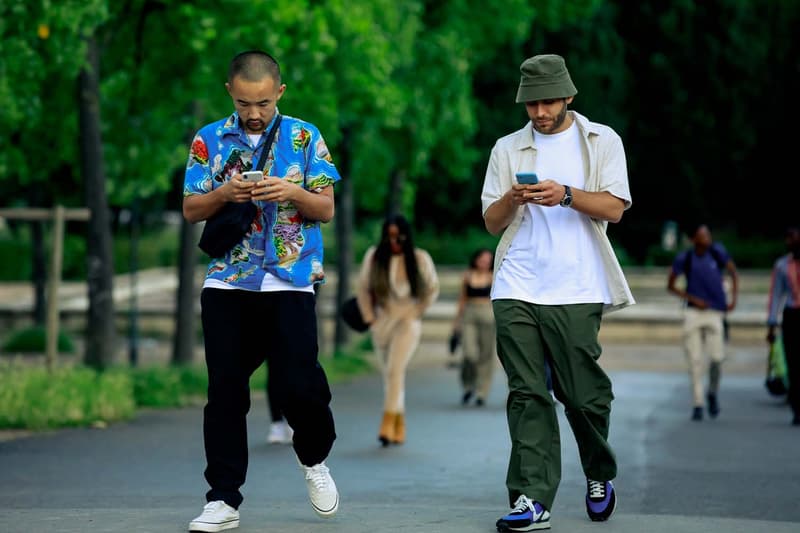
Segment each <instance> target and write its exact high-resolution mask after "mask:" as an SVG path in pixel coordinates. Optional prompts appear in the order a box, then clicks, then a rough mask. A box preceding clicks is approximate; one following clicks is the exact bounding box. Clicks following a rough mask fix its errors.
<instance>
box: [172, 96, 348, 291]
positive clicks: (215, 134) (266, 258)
mask: <svg viewBox="0 0 800 533" xmlns="http://www.w3.org/2000/svg"><path fill="white" fill-rule="evenodd" d="M277 115H278V113H277V112H276V114H275V116H276V117H277ZM274 121H275V118H273V119H272V122H270V124H269V125H268V126H267V128H266V131H269V129H270V128H271V127H272V124H273V123H274ZM265 137H266V133H265V134H263V135H262V136H261V139H260V140H259V142H258V144H257V145H256V146H253V145H252V144H251V142H250V139H249V138H248V136H247V133H246V132H245V131H244V128H243V127H242V126H241V125H240V123H239V116H238V115H237V114H236V113H234V114H233V115H231V116H230V117H228V118H225V119H222V120H219V121H217V122H214V123H212V124H208V125H206V126H204V127H203V128H201V129H200V131H198V132H197V134H196V135H195V136H194V139H193V140H192V145H191V149H190V152H189V161H188V162H187V164H186V175H185V177H184V185H183V195H184V196H191V195H193V194H205V193H207V192H211V191H212V190H214V189H215V188H217V187H219V186H221V185H222V184H223V183H225V182H226V181H228V180H230V179H231V178H232V177H233V175H234V174H238V173H241V172H244V171H246V170H250V169H252V168H254V167H255V164H256V163H257V161H258V160H257V158H258V157H261V153H262V152H261V149H262V145H263V144H264V141H265ZM267 157H268V159H267V161H266V163H265V164H264V169H263V170H264V174H265V175H269V176H278V177H281V178H283V179H285V180H289V181H291V182H293V183H296V184H298V185H300V186H302V187H303V188H305V189H307V190H315V189H318V188H324V187H328V186H332V185H333V184H334V183H336V182H337V181H339V180H340V179H341V178H340V177H339V173H338V171H337V170H336V167H335V166H334V165H333V162H332V160H331V155H330V152H329V151H328V147H327V145H326V144H325V140H324V139H323V138H322V135H321V134H320V132H319V130H318V129H317V128H316V127H315V126H314V125H313V124H310V123H308V122H305V121H303V120H300V119H297V118H294V117H289V116H286V115H284V116H283V119H282V121H281V124H280V126H279V128H278V131H277V132H276V134H275V142H274V144H273V147H272V150H270V152H269V154H267ZM255 204H256V206H257V207H258V210H257V211H258V212H257V214H256V217H255V218H254V219H253V223H252V224H251V226H250V231H249V232H248V233H247V234H246V235H245V236H244V238H243V239H242V241H241V242H240V243H239V244H237V245H236V246H234V247H233V248H232V249H231V251H230V252H228V253H227V254H226V255H225V256H224V257H215V258H212V259H211V262H210V263H209V265H208V273H207V275H206V277H207V279H214V280H218V281H222V282H224V283H226V284H228V285H231V286H232V287H235V288H239V289H245V290H254V291H258V290H259V289H260V288H261V282H262V280H263V279H264V276H265V275H266V274H267V273H269V274H272V275H274V276H276V277H278V278H280V279H282V280H284V281H287V282H289V283H291V284H293V285H295V286H297V287H305V286H308V285H312V284H314V283H321V282H324V280H325V273H324V271H323V269H322V254H323V248H322V231H321V229H320V223H319V222H318V221H315V220H306V219H304V218H303V216H302V215H301V214H300V213H299V212H298V211H297V209H296V208H295V206H294V205H293V204H292V203H291V202H281V203H276V202H262V201H256V202H255Z"/></svg>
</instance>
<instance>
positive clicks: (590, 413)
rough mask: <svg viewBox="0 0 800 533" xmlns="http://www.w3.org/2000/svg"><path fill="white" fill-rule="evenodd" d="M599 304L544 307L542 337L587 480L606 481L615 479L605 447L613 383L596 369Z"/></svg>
mask: <svg viewBox="0 0 800 533" xmlns="http://www.w3.org/2000/svg"><path fill="white" fill-rule="evenodd" d="M601 316H602V304H575V305H559V306H547V307H544V308H543V310H542V322H543V324H542V333H543V337H544V342H545V344H546V345H547V347H548V350H549V353H550V354H551V363H552V366H551V370H552V372H553V375H554V377H555V379H554V380H553V391H554V393H555V396H556V398H557V399H558V400H559V401H560V402H561V403H563V404H564V412H565V414H566V416H567V420H568V421H569V424H570V426H571V427H572V433H573V434H574V435H575V442H576V443H577V445H578V451H579V452H580V456H581V465H582V466H583V471H584V473H585V474H586V477H588V478H591V479H593V480H598V481H608V480H611V479H613V478H615V477H616V475H617V461H616V457H615V456H614V452H613V450H612V449H611V446H609V444H608V430H609V425H610V418H611V401H612V400H613V399H614V393H613V391H612V387H611V380H610V379H609V378H608V376H607V375H606V373H605V372H604V371H603V369H602V368H601V367H600V365H599V364H598V363H597V359H598V358H599V357H600V353H601V351H602V349H601V347H600V344H599V343H598V341H597V334H598V332H599V330H600V320H601Z"/></svg>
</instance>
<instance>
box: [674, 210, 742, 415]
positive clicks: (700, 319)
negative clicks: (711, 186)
mask: <svg viewBox="0 0 800 533" xmlns="http://www.w3.org/2000/svg"><path fill="white" fill-rule="evenodd" d="M687 235H688V237H689V239H690V240H691V242H692V244H693V247H692V248H690V249H688V250H685V251H683V252H681V253H679V254H678V255H677V256H676V257H675V260H674V261H673V263H672V269H671V270H670V273H669V279H668V281H667V290H668V291H669V292H671V293H673V294H675V295H677V296H678V297H679V298H680V299H681V300H683V301H684V302H685V304H686V307H685V309H684V321H683V342H684V349H685V351H686V359H687V361H688V363H689V377H690V378H691V386H692V400H693V408H692V420H702V419H703V404H704V401H703V374H704V364H703V363H704V351H707V352H708V356H709V358H710V359H711V363H710V365H709V371H708V374H709V379H708V390H707V392H706V395H705V400H706V402H707V405H706V407H707V408H708V414H709V416H711V418H715V417H716V416H717V415H718V414H719V411H720V408H719V399H718V393H719V382H720V372H721V369H720V366H721V364H722V360H723V359H724V357H725V346H724V344H725V329H726V328H725V324H726V321H725V314H726V313H727V312H728V311H732V310H733V309H734V307H736V296H737V294H738V291H739V275H738V273H737V272H736V265H735V264H734V262H733V259H731V256H730V255H729V254H728V252H727V251H726V250H725V248H724V247H723V246H722V245H721V244H719V243H716V242H713V241H712V239H711V230H709V228H708V226H707V225H705V224H700V225H696V226H693V227H691V228H690V231H689V232H687ZM725 272H727V273H728V274H729V275H730V277H731V282H732V283H731V293H730V301H728V299H727V297H726V294H725V285H724V277H725ZM681 275H683V276H684V278H685V280H686V283H685V286H684V287H685V288H679V287H678V285H677V279H678V277H680V276H681Z"/></svg>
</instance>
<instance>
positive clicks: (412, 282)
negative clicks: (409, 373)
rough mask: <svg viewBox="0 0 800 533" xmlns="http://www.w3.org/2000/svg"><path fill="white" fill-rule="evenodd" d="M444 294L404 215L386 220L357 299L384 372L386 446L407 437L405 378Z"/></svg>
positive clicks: (381, 435) (382, 435)
mask: <svg viewBox="0 0 800 533" xmlns="http://www.w3.org/2000/svg"><path fill="white" fill-rule="evenodd" d="M438 295H439V278H438V276H437V274H436V268H435V266H434V264H433V260H432V259H431V256H430V254H429V253H428V252H427V251H425V250H423V249H421V248H416V247H415V246H414V238H413V235H412V231H411V226H410V224H409V223H408V221H407V220H406V218H405V217H404V216H402V215H390V216H389V217H387V218H386V219H385V220H384V222H383V227H382V229H381V238H380V242H378V244H377V245H373V246H370V247H369V249H367V251H366V253H365V254H364V258H363V260H362V262H361V271H360V274H359V278H358V288H357V301H358V307H359V309H360V310H361V314H362V316H363V317H364V322H366V323H367V324H369V331H370V334H371V336H372V344H373V346H374V347H375V351H376V353H377V355H378V361H380V363H381V369H382V374H383V418H382V419H381V425H380V429H379V430H378V440H379V441H380V442H381V444H382V445H383V446H388V445H390V444H403V443H404V442H405V440H406V416H405V414H406V404H405V390H406V385H405V380H406V369H407V368H408V363H409V361H411V358H412V357H413V356H414V353H415V352H416V350H417V347H418V346H419V339H420V334H421V332H422V315H423V314H424V313H425V311H426V310H427V309H428V307H430V305H431V304H432V303H433V302H434V301H435V300H436V298H437V297H438Z"/></svg>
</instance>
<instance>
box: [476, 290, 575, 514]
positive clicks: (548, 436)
mask: <svg viewBox="0 0 800 533" xmlns="http://www.w3.org/2000/svg"><path fill="white" fill-rule="evenodd" d="M492 305H493V308H494V316H495V318H496V323H497V353H498V356H499V357H500V362H501V363H502V365H503V369H504V370H505V372H506V376H507V378H508V389H509V392H508V401H507V405H506V413H507V418H508V431H509V435H510V437H511V455H510V458H509V462H508V473H507V475H506V487H507V488H508V496H509V503H510V504H511V505H512V506H513V505H514V502H516V501H517V499H518V498H519V497H520V496H522V495H524V496H527V497H528V498H531V499H535V500H536V501H538V502H540V503H541V504H543V505H544V506H545V507H546V508H548V509H550V508H551V507H552V505H553V501H554V500H555V495H556V491H557V489H558V485H559V483H560V481H561V440H560V436H559V429H558V418H557V417H556V411H555V406H554V404H553V398H552V396H551V395H550V393H549V392H548V390H547V386H546V383H545V370H544V360H545V345H544V342H543V339H542V336H541V323H540V315H539V313H540V311H541V309H542V306H536V305H534V304H529V303H525V302H520V301H517V300H495V301H494V302H492Z"/></svg>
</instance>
